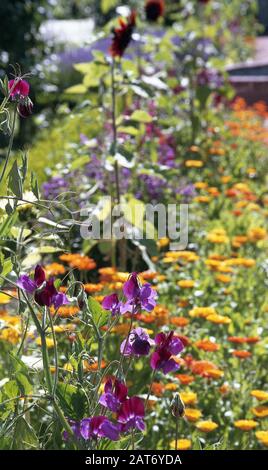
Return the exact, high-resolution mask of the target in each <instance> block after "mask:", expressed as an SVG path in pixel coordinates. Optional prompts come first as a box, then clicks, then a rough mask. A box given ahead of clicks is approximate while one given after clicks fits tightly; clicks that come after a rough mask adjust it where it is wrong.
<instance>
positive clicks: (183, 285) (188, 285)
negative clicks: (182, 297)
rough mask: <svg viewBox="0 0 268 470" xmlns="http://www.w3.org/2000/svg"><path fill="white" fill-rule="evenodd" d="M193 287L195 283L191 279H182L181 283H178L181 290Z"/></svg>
mask: <svg viewBox="0 0 268 470" xmlns="http://www.w3.org/2000/svg"><path fill="white" fill-rule="evenodd" d="M194 285H195V282H194V281H193V280H191V279H182V280H181V281H178V286H179V287H181V288H182V289H189V288H191V287H194Z"/></svg>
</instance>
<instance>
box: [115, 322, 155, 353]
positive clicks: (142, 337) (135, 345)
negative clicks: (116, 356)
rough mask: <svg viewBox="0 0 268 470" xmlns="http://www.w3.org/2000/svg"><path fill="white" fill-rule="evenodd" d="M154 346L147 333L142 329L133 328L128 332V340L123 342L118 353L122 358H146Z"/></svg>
mask: <svg viewBox="0 0 268 470" xmlns="http://www.w3.org/2000/svg"><path fill="white" fill-rule="evenodd" d="M152 344H154V342H153V340H151V339H150V337H149V335H148V333H146V331H145V330H143V329H142V328H135V329H134V330H132V331H131V332H130V335H129V338H128V340H126V339H125V340H124V341H123V342H122V344H121V346H120V352H121V354H123V355H124V356H147V355H148V354H149V352H150V348H151V346H152Z"/></svg>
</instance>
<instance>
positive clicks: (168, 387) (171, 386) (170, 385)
mask: <svg viewBox="0 0 268 470" xmlns="http://www.w3.org/2000/svg"><path fill="white" fill-rule="evenodd" d="M177 389H178V385H177V384H173V383H169V384H167V385H165V390H172V391H174V392H175V391H176V390H177Z"/></svg>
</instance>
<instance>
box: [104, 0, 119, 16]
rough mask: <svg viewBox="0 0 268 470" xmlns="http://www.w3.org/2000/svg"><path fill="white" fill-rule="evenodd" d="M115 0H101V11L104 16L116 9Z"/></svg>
mask: <svg viewBox="0 0 268 470" xmlns="http://www.w3.org/2000/svg"><path fill="white" fill-rule="evenodd" d="M116 5H117V0H101V11H102V13H104V15H106V14H107V13H109V11H110V10H111V9H112V8H114V7H116Z"/></svg>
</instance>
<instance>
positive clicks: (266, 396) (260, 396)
mask: <svg viewBox="0 0 268 470" xmlns="http://www.w3.org/2000/svg"><path fill="white" fill-rule="evenodd" d="M250 395H251V396H252V397H255V398H257V400H259V401H264V400H268V392H265V391H264V390H252V391H251V392H250Z"/></svg>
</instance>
